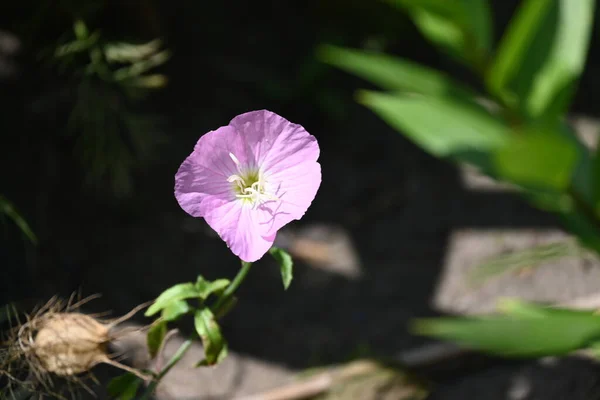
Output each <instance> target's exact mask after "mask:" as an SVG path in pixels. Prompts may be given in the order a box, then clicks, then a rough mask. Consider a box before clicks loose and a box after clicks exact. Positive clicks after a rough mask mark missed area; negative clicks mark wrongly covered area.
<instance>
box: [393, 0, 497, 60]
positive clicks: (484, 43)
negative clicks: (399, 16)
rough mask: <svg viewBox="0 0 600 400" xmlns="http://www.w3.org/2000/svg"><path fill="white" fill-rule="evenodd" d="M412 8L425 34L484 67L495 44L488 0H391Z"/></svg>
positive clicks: (456, 53)
mask: <svg viewBox="0 0 600 400" xmlns="http://www.w3.org/2000/svg"><path fill="white" fill-rule="evenodd" d="M390 1H391V2H392V3H393V4H395V5H397V6H400V7H402V8H404V9H406V10H407V11H408V13H409V14H410V15H411V17H412V19H413V21H414V23H415V25H416V26H417V27H418V28H419V30H420V31H421V33H422V34H423V35H424V36H425V37H426V38H428V39H429V40H430V41H432V42H433V43H435V44H436V45H438V46H440V47H442V48H443V49H445V50H447V51H448V52H449V53H450V54H451V55H453V56H455V57H457V58H461V59H464V60H467V61H469V62H470V63H471V64H472V65H473V66H475V67H477V68H480V67H481V66H482V63H483V60H484V59H485V57H486V54H487V53H488V52H489V51H490V49H491V45H492V18H491V13H490V7H489V4H488V0H390Z"/></svg>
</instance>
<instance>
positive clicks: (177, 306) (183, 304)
mask: <svg viewBox="0 0 600 400" xmlns="http://www.w3.org/2000/svg"><path fill="white" fill-rule="evenodd" d="M189 311H190V305H189V304H188V303H187V301H185V300H177V301H174V302H173V303H171V304H169V305H168V306H167V307H165V308H163V310H162V314H161V317H162V319H163V320H165V321H175V320H177V319H178V318H179V317H181V316H182V315H185V314H187V313H188V312H189Z"/></svg>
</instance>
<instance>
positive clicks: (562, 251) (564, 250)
mask: <svg viewBox="0 0 600 400" xmlns="http://www.w3.org/2000/svg"><path fill="white" fill-rule="evenodd" d="M581 252H582V249H581V248H580V247H579V246H578V245H577V243H575V242H574V241H567V242H560V243H551V244H544V245H540V246H535V247H531V248H528V249H524V250H520V251H515V252H512V253H509V254H500V255H497V256H494V257H490V258H488V259H487V260H485V261H484V262H483V263H482V264H480V265H478V266H477V267H476V268H475V269H474V270H473V271H472V272H471V276H470V278H471V280H472V281H473V282H475V283H481V282H484V281H486V280H488V279H490V278H492V277H495V276H497V275H499V274H502V273H508V272H516V271H519V270H522V269H525V268H531V267H534V266H537V265H539V264H541V263H545V262H549V261H555V260H559V259H561V258H565V257H571V256H578V255H580V254H581Z"/></svg>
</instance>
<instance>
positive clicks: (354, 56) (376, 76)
mask: <svg viewBox="0 0 600 400" xmlns="http://www.w3.org/2000/svg"><path fill="white" fill-rule="evenodd" d="M318 56H319V58H320V59H321V60H323V61H324V62H326V63H328V64H331V65H334V66H336V67H338V68H340V69H343V70H344V71H347V72H350V73H352V74H355V75H357V76H359V77H361V78H363V79H366V80H368V81H370V82H372V83H374V84H376V85H378V86H380V87H382V88H384V89H388V90H393V91H407V92H415V93H422V94H430V95H435V96H449V97H453V96H461V97H465V98H466V97H468V96H469V90H468V89H466V88H464V87H462V86H461V85H460V84H458V83H456V82H454V81H453V80H452V79H451V78H449V77H447V76H446V75H444V74H443V73H441V72H438V71H436V70H433V69H430V68H427V67H425V66H423V65H419V64H415V63H412V62H410V61H407V60H403V59H401V58H397V57H391V56H387V55H383V54H378V53H374V52H367V51H359V50H353V49H344V48H341V47H335V46H322V47H321V48H319V51H318Z"/></svg>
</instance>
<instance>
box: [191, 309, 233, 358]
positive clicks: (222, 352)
mask: <svg viewBox="0 0 600 400" xmlns="http://www.w3.org/2000/svg"><path fill="white" fill-rule="evenodd" d="M194 326H195V327H196V332H198V335H199V336H200V338H201V339H202V345H203V347H204V355H205V359H204V360H203V361H201V362H200V363H199V364H198V365H214V364H217V363H219V362H221V361H222V360H223V359H225V357H226V356H227V342H226V341H225V339H224V338H223V335H222V334H221V329H220V328H219V324H218V323H217V321H216V320H215V317H214V315H213V313H212V311H210V309H209V308H206V307H205V308H202V309H200V310H198V311H196V314H195V315H194Z"/></svg>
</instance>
